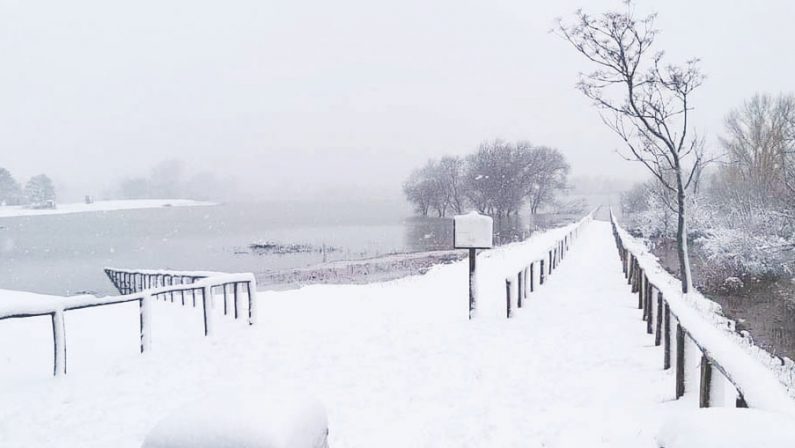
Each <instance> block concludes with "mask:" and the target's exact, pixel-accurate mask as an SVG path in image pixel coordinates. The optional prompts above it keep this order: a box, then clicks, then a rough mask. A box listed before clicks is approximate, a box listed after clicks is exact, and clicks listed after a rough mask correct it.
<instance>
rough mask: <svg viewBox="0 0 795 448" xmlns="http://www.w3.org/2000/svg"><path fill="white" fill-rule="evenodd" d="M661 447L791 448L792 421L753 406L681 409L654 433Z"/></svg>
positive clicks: (794, 435) (794, 439) (794, 443)
mask: <svg viewBox="0 0 795 448" xmlns="http://www.w3.org/2000/svg"><path fill="white" fill-rule="evenodd" d="M657 443H658V446H660V447H664V448H749V447H764V448H791V447H793V446H795V430H793V421H792V419H791V418H787V417H785V416H782V415H780V414H776V413H772V412H765V411H759V410H755V409H754V410H752V409H729V408H709V409H699V410H698V411H690V412H681V413H678V414H676V415H675V416H673V417H671V418H669V419H668V420H667V421H666V422H665V423H663V425H662V428H661V429H660V432H659V434H658V435H657Z"/></svg>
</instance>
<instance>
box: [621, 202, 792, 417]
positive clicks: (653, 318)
mask: <svg viewBox="0 0 795 448" xmlns="http://www.w3.org/2000/svg"><path fill="white" fill-rule="evenodd" d="M610 222H611V225H612V230H613V236H614V238H615V242H616V247H617V248H618V253H619V256H620V258H621V262H622V269H623V272H624V276H625V278H626V279H627V283H628V284H629V285H630V286H631V291H632V292H633V293H637V294H638V304H637V306H638V309H640V310H642V318H643V321H644V322H645V331H646V333H647V334H650V335H654V345H655V346H660V345H662V346H663V369H664V370H668V369H671V368H672V367H673V368H674V369H675V386H674V387H675V391H674V392H675V397H676V399H679V398H681V397H682V396H683V395H684V394H685V389H686V387H687V381H686V378H685V374H686V363H687V356H685V353H686V351H687V348H686V342H687V341H690V342H692V345H693V346H695V347H696V349H697V350H698V351H699V353H700V361H699V363H700V366H699V368H700V372H699V385H698V395H699V406H700V407H710V406H711V405H712V404H713V403H711V397H712V393H713V390H714V389H715V387H716V386H715V381H713V369H714V370H717V371H718V372H720V374H721V375H722V376H723V377H724V378H725V379H726V380H727V381H728V382H729V383H730V384H731V385H732V386H733V387H734V389H735V391H736V393H737V395H736V399H735V406H736V407H748V406H751V407H756V408H762V409H766V410H771V411H779V412H786V413H788V414H790V415H795V401H793V400H792V398H791V397H790V395H791V393H792V392H793V389H792V385H793V383H792V371H795V369H790V373H789V374H788V375H787V376H789V381H787V380H786V378H784V377H783V376H782V375H777V374H776V372H774V371H773V370H772V369H769V368H768V366H766V365H764V363H763V362H761V361H760V359H762V358H764V357H765V355H766V356H767V357H770V358H772V356H771V355H769V354H767V352H765V351H764V350H762V349H760V348H758V347H756V346H754V345H753V344H752V342H751V341H750V337H748V336H746V334H745V333H743V334H738V333H735V328H736V326H735V322H734V321H732V320H730V319H728V318H726V317H724V316H722V315H719V314H717V313H715V310H717V309H718V308H719V307H718V306H717V304H714V302H711V301H708V300H707V299H706V298H704V297H703V296H701V295H700V294H699V293H698V292H697V291H693V292H691V293H689V294H688V296H689V297H688V296H685V295H684V294H683V293H682V292H681V289H679V284H680V283H679V280H678V279H676V278H675V277H673V276H672V275H671V274H669V273H667V272H666V271H665V270H664V269H663V268H662V266H660V265H659V263H658V261H657V259H656V257H653V256H651V255H650V254H649V253H648V250H647V249H645V247H644V245H643V243H642V242H640V241H637V240H635V239H634V238H633V237H632V236H630V235H629V234H628V233H627V232H626V231H625V230H624V229H622V228H621V227H620V226H619V225H618V222H617V221H616V219H615V217H614V216H613V214H612V211H611V213H610ZM697 302H701V303H702V305H703V306H701V308H703V309H698V308H699V307H698V306H697ZM778 360H779V361H776V363H778V362H780V364H781V366H784V365H785V364H792V361H791V360H784V359H782V358H778Z"/></svg>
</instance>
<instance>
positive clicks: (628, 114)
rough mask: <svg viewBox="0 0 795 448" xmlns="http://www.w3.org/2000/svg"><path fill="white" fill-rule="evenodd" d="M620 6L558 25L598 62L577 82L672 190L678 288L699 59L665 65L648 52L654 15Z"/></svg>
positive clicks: (683, 264) (684, 255)
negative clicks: (644, 15) (621, 8)
mask: <svg viewBox="0 0 795 448" xmlns="http://www.w3.org/2000/svg"><path fill="white" fill-rule="evenodd" d="M625 3H626V9H625V10H624V11H622V12H606V13H603V14H601V15H598V16H591V15H589V14H586V13H584V12H582V11H578V12H577V13H576V14H575V16H574V19H573V20H572V22H571V23H565V22H564V21H560V22H559V23H558V26H557V28H556V31H557V33H558V34H559V35H561V36H562V37H563V38H564V39H565V40H567V41H568V42H569V43H571V45H572V46H573V47H574V48H575V49H576V50H577V51H578V52H579V53H581V54H582V55H583V56H585V58H586V59H588V60H589V61H590V62H591V63H593V64H594V65H595V66H596V70H595V71H593V72H591V73H588V74H581V75H580V80H579V82H578V84H577V86H578V89H579V90H580V91H581V92H582V93H583V94H584V95H585V96H587V97H588V98H590V99H591V100H593V102H594V104H595V105H596V106H597V107H598V108H599V109H600V111H601V116H602V121H603V122H604V123H605V124H606V125H607V126H608V127H609V128H610V129H611V130H613V131H614V132H615V133H616V134H617V135H618V136H619V137H620V138H621V140H622V141H623V143H624V144H625V146H626V148H627V150H628V154H627V156H626V157H627V158H629V159H631V160H636V161H638V162H640V163H642V164H643V165H644V166H645V167H646V168H647V169H648V170H649V171H650V172H651V173H652V174H653V175H654V177H655V178H656V179H657V180H658V181H659V182H660V184H661V185H663V186H664V188H666V189H668V190H670V191H671V192H674V193H675V194H676V203H677V232H676V240H677V252H678V257H679V273H680V280H681V284H682V292H684V293H687V292H688V291H689V290H690V289H691V288H692V277H691V274H690V260H689V253H688V242H687V235H688V233H687V210H686V203H687V201H686V195H687V191H688V188H689V187H690V185H691V183H692V182H693V181H694V178H695V176H696V174H697V173H698V172H699V171H700V169H699V168H700V166H701V165H702V164H703V163H704V158H703V140H702V139H700V138H699V137H698V136H697V135H695V132H693V131H691V124H690V122H689V118H690V111H691V110H692V108H693V107H692V103H691V96H692V94H693V92H694V91H695V90H696V89H697V88H698V87H699V86H700V85H701V83H702V81H703V79H704V76H703V75H702V74H701V71H700V70H699V68H698V60H697V59H692V60H690V61H687V63H685V64H684V65H681V66H677V65H665V64H664V63H663V53H662V52H656V53H652V49H653V47H654V39H655V37H656V35H657V30H656V29H655V28H654V19H655V15H653V14H652V15H649V16H647V17H644V18H636V17H635V14H634V11H633V7H632V2H631V1H627V2H625Z"/></svg>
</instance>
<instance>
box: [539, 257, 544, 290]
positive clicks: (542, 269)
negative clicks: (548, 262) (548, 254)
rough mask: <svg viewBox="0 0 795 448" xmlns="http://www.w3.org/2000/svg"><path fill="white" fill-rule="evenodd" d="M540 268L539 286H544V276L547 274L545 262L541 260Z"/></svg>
mask: <svg viewBox="0 0 795 448" xmlns="http://www.w3.org/2000/svg"><path fill="white" fill-rule="evenodd" d="M539 268H540V269H539V270H538V284H539V285H543V284H544V274H545V273H546V271H544V260H541V265H540V266H539Z"/></svg>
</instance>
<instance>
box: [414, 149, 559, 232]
mask: <svg viewBox="0 0 795 448" xmlns="http://www.w3.org/2000/svg"><path fill="white" fill-rule="evenodd" d="M569 169H570V168H569V164H568V162H566V158H565V157H564V156H563V154H561V152H560V151H558V150H557V149H554V148H549V147H546V146H534V145H531V144H530V143H528V142H525V141H519V142H516V143H510V142H505V141H502V140H495V141H493V142H485V143H482V144H481V145H480V146H479V147H478V150H477V151H476V152H475V153H474V154H470V155H468V156H466V157H453V156H447V157H442V158H441V159H439V160H429V161H428V162H427V163H426V164H425V166H423V167H421V168H419V169H416V170H414V171H413V172H412V173H411V175H410V176H409V178H408V179H407V180H406V182H405V183H404V185H403V192H404V193H405V195H406V198H407V199H408V201H409V202H410V203H411V204H412V205H413V206H414V209H415V211H416V212H417V213H418V214H420V215H422V216H428V215H431V214H435V215H436V216H439V217H444V216H447V214H448V213H454V214H460V213H463V212H465V211H466V210H470V209H474V210H477V211H478V212H480V213H484V214H488V215H491V216H495V217H500V216H510V215H516V214H518V213H519V210H520V208H521V207H522V206H524V205H528V206H529V207H530V212H531V213H532V214H536V213H537V212H538V211H539V210H540V208H541V207H543V206H545V205H548V204H550V203H552V202H553V201H554V200H555V196H556V195H557V193H558V192H560V191H561V190H563V189H565V188H566V180H567V177H568V174H569Z"/></svg>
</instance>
